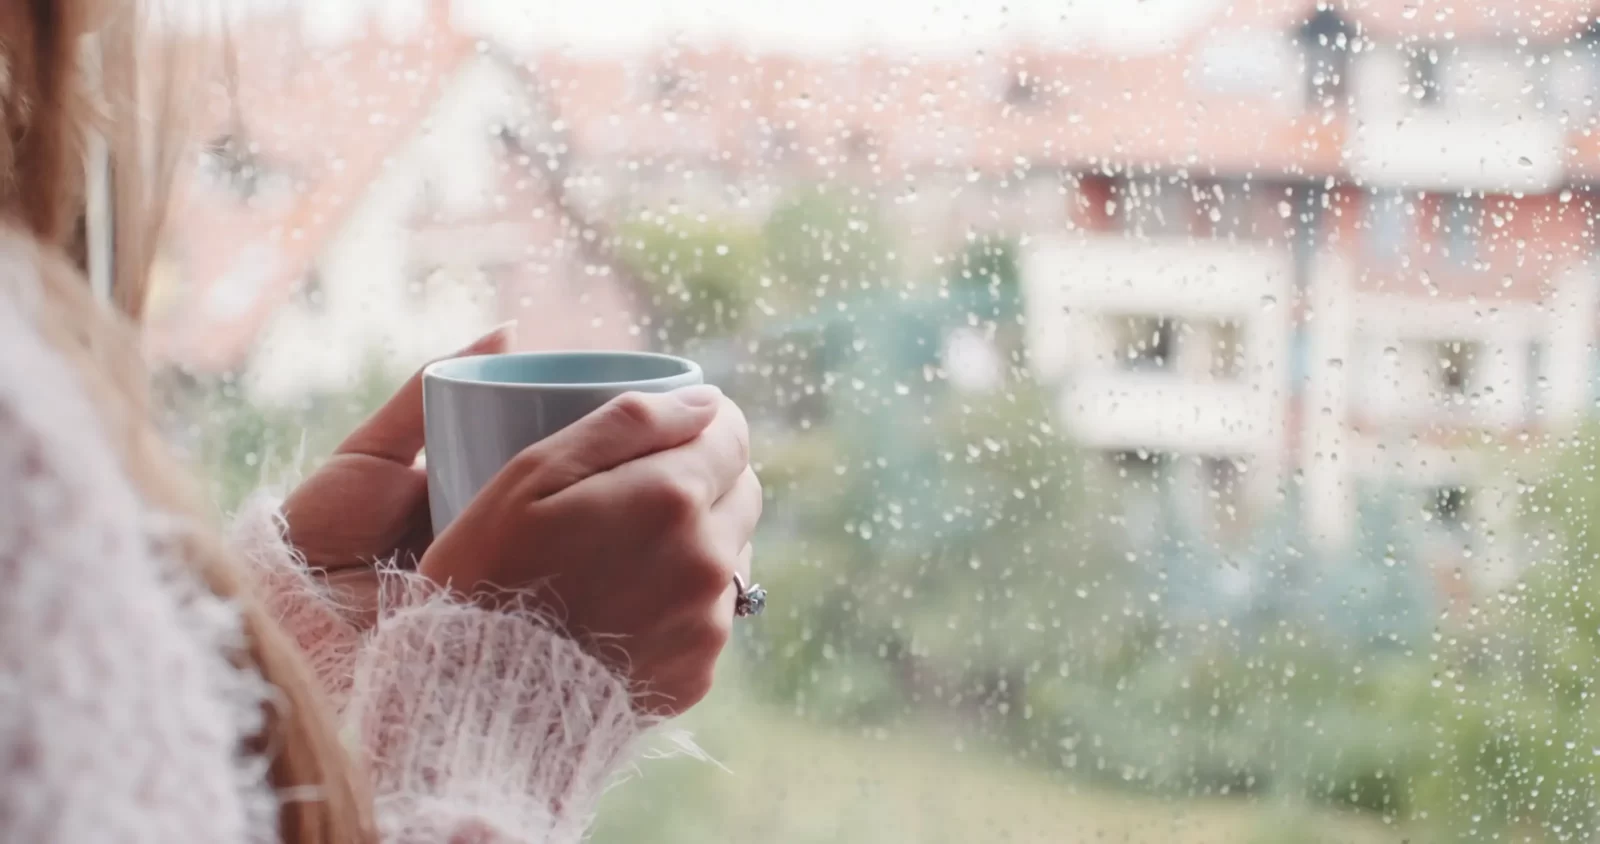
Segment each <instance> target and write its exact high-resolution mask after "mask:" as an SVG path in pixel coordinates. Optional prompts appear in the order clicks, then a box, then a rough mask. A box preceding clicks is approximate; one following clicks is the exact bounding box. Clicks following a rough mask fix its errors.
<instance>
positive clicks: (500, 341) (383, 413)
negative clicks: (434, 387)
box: [334, 322, 516, 466]
mask: <svg viewBox="0 0 1600 844" xmlns="http://www.w3.org/2000/svg"><path fill="white" fill-rule="evenodd" d="M514 327H516V323H514V322H508V323H505V324H504V325H500V326H498V327H496V328H495V329H494V330H492V331H490V332H489V333H488V334H485V335H483V336H482V337H479V338H478V339H476V340H474V341H472V343H470V344H469V345H467V346H466V347H465V348H463V349H460V350H459V351H456V352H455V353H453V354H448V355H445V356H444V357H441V358H436V359H435V360H433V361H429V362H428V363H430V364H432V363H435V362H437V361H440V360H449V359H450V358H461V357H471V356H472V355H497V354H500V353H502V352H504V351H505V350H506V348H507V346H508V345H510V342H511V339H510V338H511V330H512V329H513V328H514ZM427 368H428V367H427V366H423V367H422V369H427ZM422 369H419V370H417V372H416V373H414V374H413V375H412V376H411V377H410V378H408V379H406V383H404V384H402V385H401V386H400V389H399V390H398V391H396V392H395V394H394V395H393V396H392V397H390V399H389V400H388V401H387V402H385V403H384V405H383V407H380V408H378V411H377V412H376V413H374V414H372V416H371V417H369V418H368V419H367V421H365V422H363V423H361V425H360V426H359V427H357V428H356V429H355V431H354V432H352V433H351V434H350V436H349V437H346V438H345V441H344V442H343V443H340V444H339V447H338V448H337V449H334V454H365V455H368V456H369V457H376V458H379V459H380V460H388V461H391V462H394V463H401V464H404V465H406V466H410V465H411V464H412V463H415V462H416V460H417V454H418V453H419V452H421V451H422V444H423V441H424V439H425V437H424V428H423V423H422Z"/></svg>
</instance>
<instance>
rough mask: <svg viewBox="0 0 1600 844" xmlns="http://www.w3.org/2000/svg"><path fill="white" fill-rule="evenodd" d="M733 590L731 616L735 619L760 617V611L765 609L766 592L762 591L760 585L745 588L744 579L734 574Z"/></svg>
mask: <svg viewBox="0 0 1600 844" xmlns="http://www.w3.org/2000/svg"><path fill="white" fill-rule="evenodd" d="M733 588H734V590H735V591H736V594H735V595H734V598H733V614H734V616H735V617H737V618H748V617H750V616H754V615H760V614H761V611H762V610H764V609H766V608H767V590H765V589H762V588H761V584H759V583H752V584H750V585H749V586H745V585H744V578H742V577H740V576H739V575H737V574H735V575H734V576H733Z"/></svg>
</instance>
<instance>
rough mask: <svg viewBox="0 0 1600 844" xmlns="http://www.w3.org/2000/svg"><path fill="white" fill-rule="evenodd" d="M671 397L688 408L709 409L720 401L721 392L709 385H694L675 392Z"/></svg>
mask: <svg viewBox="0 0 1600 844" xmlns="http://www.w3.org/2000/svg"><path fill="white" fill-rule="evenodd" d="M673 395H675V396H677V397H678V401H681V402H683V403H684V404H685V405H688V406H689V407H709V406H711V405H714V404H716V403H717V402H719V401H721V400H722V391H721V390H719V389H717V388H716V387H713V386H711V385H710V384H696V385H694V386H693V387H684V388H683V389H681V390H676V391H674V392H673Z"/></svg>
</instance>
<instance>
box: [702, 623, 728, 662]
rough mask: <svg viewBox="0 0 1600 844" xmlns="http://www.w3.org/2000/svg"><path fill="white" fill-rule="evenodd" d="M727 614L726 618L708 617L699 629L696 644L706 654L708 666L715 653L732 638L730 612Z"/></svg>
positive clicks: (713, 659)
mask: <svg viewBox="0 0 1600 844" xmlns="http://www.w3.org/2000/svg"><path fill="white" fill-rule="evenodd" d="M729 615H730V617H729V618H728V619H727V620H724V619H722V618H721V617H720V616H712V617H711V618H708V619H707V620H706V623H705V625H704V626H702V628H701V630H700V633H699V636H698V645H699V646H700V650H701V651H702V652H703V653H705V654H706V661H707V666H708V668H709V666H710V664H712V663H714V662H715V661H716V658H717V655H718V654H721V653H722V649H723V648H726V647H727V646H728V641H729V640H730V639H732V638H733V621H732V617H731V616H732V614H731V613H730V614H729Z"/></svg>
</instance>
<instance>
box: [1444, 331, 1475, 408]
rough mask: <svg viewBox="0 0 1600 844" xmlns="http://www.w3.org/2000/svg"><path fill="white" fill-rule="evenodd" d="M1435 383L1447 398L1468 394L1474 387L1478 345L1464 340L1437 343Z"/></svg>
mask: <svg viewBox="0 0 1600 844" xmlns="http://www.w3.org/2000/svg"><path fill="white" fill-rule="evenodd" d="M1435 353H1436V355H1437V359H1436V363H1435V370H1434V385H1435V387H1436V388H1437V389H1438V390H1439V392H1440V393H1441V394H1442V395H1443V396H1445V397H1446V398H1457V397H1461V396H1465V395H1467V394H1468V393H1469V392H1471V391H1472V389H1473V380H1474V375H1475V368H1476V366H1477V359H1478V345H1477V344H1476V343H1472V342H1467V341H1462V340H1447V341H1444V342H1441V343H1437V344H1435Z"/></svg>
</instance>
